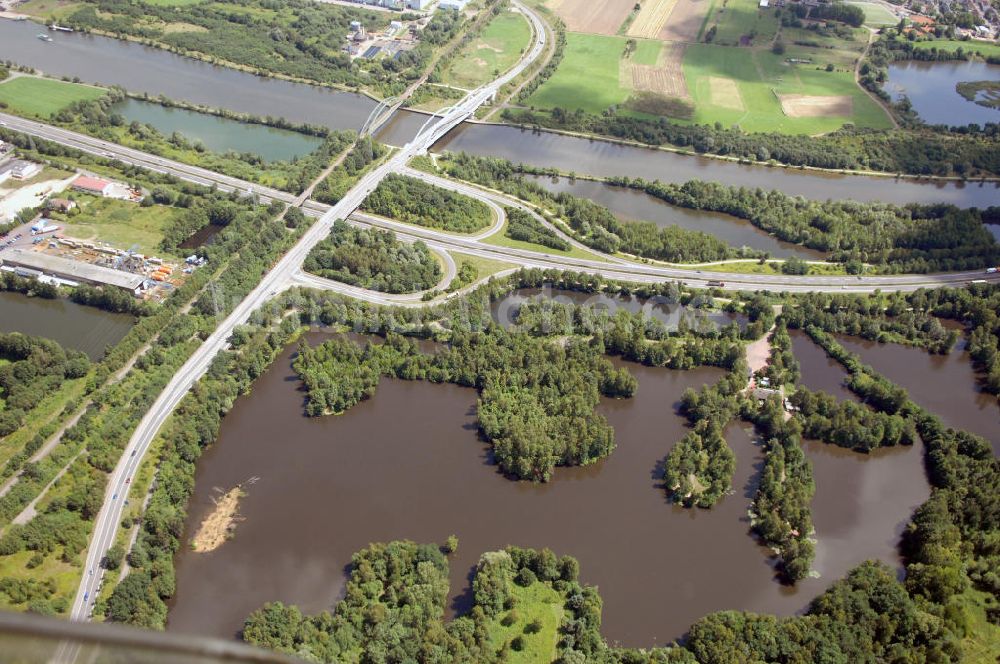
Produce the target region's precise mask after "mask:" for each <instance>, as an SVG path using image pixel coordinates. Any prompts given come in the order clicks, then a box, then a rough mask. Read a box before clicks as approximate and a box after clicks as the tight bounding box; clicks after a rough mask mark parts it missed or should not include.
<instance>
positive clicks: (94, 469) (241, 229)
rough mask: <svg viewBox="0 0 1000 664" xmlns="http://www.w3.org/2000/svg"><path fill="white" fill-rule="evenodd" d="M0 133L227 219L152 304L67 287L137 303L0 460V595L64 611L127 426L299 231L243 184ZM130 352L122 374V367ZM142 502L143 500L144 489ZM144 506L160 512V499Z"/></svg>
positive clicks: (82, 295)
mask: <svg viewBox="0 0 1000 664" xmlns="http://www.w3.org/2000/svg"><path fill="white" fill-rule="evenodd" d="M0 137H2V138H3V139H4V140H10V141H11V142H12V143H14V144H15V145H17V146H18V147H19V148H20V149H21V150H22V152H23V153H24V154H25V156H28V157H29V158H32V159H35V160H38V161H44V162H47V163H49V164H50V165H56V166H58V167H62V168H67V169H70V170H71V169H72V168H75V167H78V166H79V167H85V168H87V169H88V170H91V171H95V172H99V173H102V174H106V175H109V176H110V177H114V178H116V179H124V180H128V181H131V182H138V183H141V184H142V185H143V186H144V187H147V188H149V189H160V190H162V191H163V192H167V193H169V194H170V195H171V196H172V197H174V198H175V200H181V199H182V198H184V197H187V201H188V206H189V208H190V210H189V211H190V212H191V213H195V212H199V211H200V213H201V214H204V215H205V216H206V217H208V216H210V215H218V216H220V217H221V220H228V227H227V228H226V229H224V230H223V231H222V232H221V233H220V234H219V235H218V236H217V239H216V241H215V242H213V243H212V244H211V245H209V246H206V247H203V248H201V249H199V250H198V252H199V253H200V254H201V255H203V256H205V257H206V258H207V259H208V266H207V267H204V268H202V269H199V270H196V271H195V272H194V273H193V274H192V275H191V276H190V278H189V279H188V280H187V281H186V283H185V284H184V285H183V286H181V287H180V288H177V289H176V290H175V291H174V292H173V293H172V294H171V296H170V297H168V298H167V299H166V300H164V302H163V303H162V304H160V305H158V306H155V307H152V306H149V305H145V306H139V305H138V304H136V301H135V300H134V299H133V298H131V297H129V296H128V295H127V294H123V293H118V292H116V291H113V290H112V289H95V288H91V287H78V288H76V289H70V295H71V297H72V298H73V299H75V300H77V301H81V302H84V303H86V304H94V305H98V306H103V307H105V308H111V309H115V308H117V309H120V310H126V311H130V312H131V313H138V314H140V318H139V319H138V321H137V322H136V324H135V325H134V326H133V327H132V329H131V330H130V331H129V332H128V334H126V336H125V337H124V338H123V339H122V340H121V341H120V342H119V343H118V344H116V345H115V346H114V347H112V348H110V349H109V350H108V352H107V353H105V355H104V357H103V358H102V359H101V360H100V362H97V363H93V364H91V366H90V369H89V371H87V374H86V376H85V377H84V378H82V379H81V380H83V381H84V384H83V389H82V391H76V392H67V393H66V394H64V395H63V401H62V403H60V404H59V408H61V411H60V410H59V409H57V410H56V412H59V414H58V415H57V416H55V417H53V418H50V419H49V420H48V421H46V422H45V423H44V424H43V425H40V428H39V429H37V431H36V433H35V435H34V437H33V438H32V439H30V440H27V441H24V447H23V448H22V449H21V450H20V451H18V452H17V453H16V455H15V456H14V457H12V458H11V459H9V460H8V462H7V464H6V465H5V466H4V467H3V475H4V476H5V477H11V476H13V475H14V474H15V473H17V478H16V482H15V483H14V484H13V485H12V487H11V489H10V490H9V491H8V492H7V493H6V494H5V495H4V496H3V497H2V498H0V527H3V534H2V536H0V577H2V578H5V579H9V580H10V581H8V584H9V586H10V592H7V594H6V599H5V600H4V601H3V605H4V606H5V608H15V609H21V610H23V609H26V608H30V609H31V610H32V611H35V612H39V613H50V614H51V613H55V614H60V613H65V612H66V611H67V609H68V607H69V603H70V601H71V599H72V597H73V593H74V592H75V590H76V587H77V586H78V583H79V579H80V577H81V576H82V574H83V573H84V570H83V569H82V561H81V560H80V553H81V552H82V551H83V549H84V548H85V547H86V543H87V538H88V532H89V530H90V529H91V527H92V522H93V519H94V518H95V516H96V514H97V510H98V509H99V508H100V503H101V497H102V496H103V495H104V492H105V485H106V482H107V475H108V473H109V472H110V471H111V470H112V469H113V468H114V466H115V464H116V463H117V461H118V459H119V457H120V456H121V454H122V450H123V449H124V447H125V445H126V443H127V441H128V439H129V437H130V436H131V435H132V431H133V430H134V429H135V427H136V426H137V425H138V423H139V420H140V419H141V418H142V416H143V415H144V414H145V412H146V411H147V410H148V408H149V406H150V405H151V404H152V402H153V400H154V399H155V398H156V395H157V394H158V393H159V391H160V390H161V389H162V388H163V386H164V385H166V383H167V382H168V381H169V379H170V378H171V377H172V376H173V375H174V374H175V373H176V372H177V371H178V369H179V368H180V367H181V365H182V364H183V363H184V361H185V360H187V358H188V357H189V356H190V354H191V353H192V352H193V351H194V350H195V349H196V348H197V347H198V346H199V344H200V343H201V339H202V338H204V337H206V336H207V335H208V334H209V333H210V332H211V330H212V329H214V328H215V325H216V322H217V320H218V318H217V317H218V316H219V315H220V314H225V313H226V312H228V311H229V310H230V309H231V308H232V307H233V306H235V305H236V304H237V303H238V302H239V301H240V300H241V299H242V298H243V297H245V295H246V293H248V292H249V291H250V290H251V289H252V288H253V287H254V286H255V285H256V284H257V282H258V281H259V279H260V277H261V276H262V274H263V273H264V272H265V271H266V270H267V269H268V268H269V267H270V266H271V264H272V263H273V261H274V260H276V259H277V257H278V256H280V255H281V254H282V253H283V252H284V251H286V250H287V249H288V248H289V247H290V246H291V245H292V244H293V243H294V242H295V240H296V239H297V237H298V235H299V234H300V233H301V230H300V231H296V230H290V229H288V228H287V227H286V226H285V224H283V223H282V222H281V221H279V220H278V219H277V217H278V215H279V214H280V213H281V212H282V210H283V208H284V206H283V205H281V204H272V205H271V206H268V207H262V206H259V205H257V204H256V203H255V202H254V201H253V199H251V198H244V197H240V196H239V195H238V194H232V195H223V194H221V193H220V192H213V191H212V190H210V189H208V188H206V187H199V186H196V185H193V184H189V183H184V184H181V183H179V182H178V181H177V180H176V179H175V178H173V177H171V176H166V175H161V174H158V173H151V172H147V171H144V170H142V169H139V168H135V167H128V166H124V165H122V164H120V163H117V162H112V161H110V160H107V159H104V158H102V157H97V156H94V155H89V154H86V153H81V152H78V151H76V150H74V149H71V148H67V147H64V146H61V145H56V144H53V143H49V142H47V141H44V140H40V139H34V140H33V141H32V143H31V146H30V149H29V146H28V145H27V144H26V141H25V140H24V137H21V136H18V135H16V134H13V133H12V132H7V131H6V130H0ZM22 143H25V144H24V145H22ZM203 199H204V200H203ZM210 284H211V287H210V288H208V287H209V286H210ZM3 286H4V287H5V288H10V289H12V290H20V291H22V292H25V291H29V290H34V289H37V288H38V286H37V285H36V282H34V281H33V280H27V279H21V278H19V277H16V276H15V275H6V274H5V275H4V279H3ZM60 290H62V289H60ZM126 306H128V307H129V308H128V309H125V308H124V307H126ZM133 359H134V364H132V365H131V367H130V369H129V370H128V371H127V372H122V371H120V370H121V369H122V368H123V367H125V366H127V365H128V364H129V362H130V360H133ZM206 403H214V402H211V401H207V402H206ZM78 412H79V413H80V414H81V416H80V417H79V419H78V420H77V421H76V422H75V423H74V424H72V426H69V427H68V428H66V430H65V432H63V433H62V434H61V435H58V433H59V429H60V427H61V425H62V424H63V423H68V420H69V418H70V417H71V416H73V415H74V414H75V413H78ZM15 435H16V434H15ZM54 435H57V436H58V437H56V438H53V441H52V442H53V446H52V447H51V449H50V450H49V451H48V453H47V454H46V455H45V456H44V457H42V458H41V459H39V460H38V461H36V462H34V463H30V464H29V463H27V459H28V457H29V456H30V455H32V454H33V453H34V452H35V451H37V450H39V449H40V448H41V447H42V445H44V444H45V443H46V441H48V440H49V439H50V437H53V436H54ZM5 442H6V441H5ZM60 474H61V476H59V477H58V478H57V475H60ZM161 477H162V476H161ZM53 480H55V482H54V483H52V486H48V485H49V484H50V482H52V481H53ZM36 500H37V502H35V503H34V510H35V512H36V514H35V516H34V517H33V518H31V519H30V520H29V521H28V522H27V523H25V524H23V525H20V524H12V523H11V521H12V520H13V519H14V517H16V516H17V515H18V514H19V513H21V512H22V510H24V509H25V508H26V507H27V506H28V505H29V504H31V503H33V501H36ZM137 502H139V503H141V502H142V500H141V498H139V500H138V501H137ZM151 507H152V509H153V510H154V511H155V501H154V503H153V504H152V506H151ZM148 514H149V513H147V516H148ZM130 528H131V525H130V524H126V525H123V530H125V531H126V532H128V531H129V530H130ZM171 571H172V568H171ZM171 578H172V577H171ZM11 593H13V594H11ZM102 611H103V607H102ZM163 615H164V616H165V611H164V614H163Z"/></svg>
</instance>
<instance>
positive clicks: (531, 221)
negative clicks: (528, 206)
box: [503, 207, 572, 251]
mask: <svg viewBox="0 0 1000 664" xmlns="http://www.w3.org/2000/svg"><path fill="white" fill-rule="evenodd" d="M504 212H505V213H506V215H507V225H506V226H505V227H504V230H503V234H504V235H506V236H507V237H509V238H510V239H512V240H520V241H521V242H530V243H532V244H540V245H542V246H543V247H548V248H549V249H556V250H558V251H569V250H570V249H571V248H572V245H570V243H569V242H567V241H566V240H565V239H563V238H562V237H560V236H559V234H558V233H556V232H555V231H554V230H552V229H551V228H548V227H546V226H544V225H543V224H542V223H541V222H540V221H539V220H538V219H536V218H535V216H534V215H533V214H531V213H530V212H527V211H526V210H522V209H521V208H515V207H506V208H504Z"/></svg>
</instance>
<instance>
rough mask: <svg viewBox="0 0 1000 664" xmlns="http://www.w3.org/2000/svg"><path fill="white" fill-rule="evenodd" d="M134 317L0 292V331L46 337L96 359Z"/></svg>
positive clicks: (69, 303)
mask: <svg viewBox="0 0 1000 664" xmlns="http://www.w3.org/2000/svg"><path fill="white" fill-rule="evenodd" d="M133 323H134V319H133V318H132V317H131V316H128V315H126V314H113V313H109V312H107V311H102V310H100V309H96V308H94V307H87V306H84V305H82V304H76V303H75V302H70V301H69V300H66V299H56V300H45V299H42V298H39V297H28V296H27V295H22V294H20V293H10V292H0V332H21V333H23V334H30V335H32V336H37V337H46V338H48V339H52V340H54V341H58V342H59V343H60V344H62V345H63V346H65V347H67V348H73V349H76V350H81V351H83V352H84V353H86V354H87V355H88V356H90V358H91V359H93V360H99V359H101V357H102V356H103V355H104V351H105V349H106V348H107V347H108V346H113V345H114V344H116V343H118V342H119V341H121V340H122V337H124V336H125V335H126V334H128V331H129V330H130V329H131V328H132V325H133Z"/></svg>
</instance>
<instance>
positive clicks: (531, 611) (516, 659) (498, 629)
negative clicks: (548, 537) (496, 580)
mask: <svg viewBox="0 0 1000 664" xmlns="http://www.w3.org/2000/svg"><path fill="white" fill-rule="evenodd" d="M511 598H512V599H514V600H515V603H514V608H513V609H511V610H510V611H504V612H502V613H501V614H500V615H499V616H497V619H496V620H494V621H492V622H491V623H490V625H489V634H490V643H491V644H492V646H493V648H494V649H495V650H500V649H501V648H502V647H503V645H504V644H505V643H510V642H511V641H513V640H514V639H515V638H518V637H520V639H521V641H522V642H523V647H522V649H521V650H517V649H514V648H512V649H511V651H510V656H509V657H508V658H507V659H506V660H505V661H506V662H509V663H510V664H548V663H549V662H552V661H554V660H555V659H556V644H557V643H558V640H559V625H560V623H561V622H562V619H563V616H564V615H565V613H566V611H565V609H564V608H563V598H562V596H561V595H560V594H559V593H558V592H556V591H555V590H553V589H552V587H551V586H549V585H548V584H546V583H542V582H541V581H536V582H535V583H533V584H531V585H530V586H528V587H527V588H522V587H521V586H518V585H515V586H513V587H512V590H511ZM534 621H537V623H536V624H538V625H539V626H540V629H539V630H538V631H537V632H533V631H532V630H531V629H529V628H528V625H529V624H531V623H532V622H534ZM504 623H508V624H506V625H505V624H504Z"/></svg>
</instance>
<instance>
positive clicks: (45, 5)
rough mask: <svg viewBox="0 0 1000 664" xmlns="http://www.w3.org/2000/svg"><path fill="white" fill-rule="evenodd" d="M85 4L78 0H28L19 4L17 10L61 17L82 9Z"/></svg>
mask: <svg viewBox="0 0 1000 664" xmlns="http://www.w3.org/2000/svg"><path fill="white" fill-rule="evenodd" d="M83 4H84V3H82V2H77V1H76V0H28V1H27V2H22V3H21V4H19V5H18V6H17V12H18V13H19V14H29V15H31V16H40V17H43V18H54V19H60V18H64V17H66V16H69V15H70V14H72V13H73V12H75V11H76V10H77V9H80V8H81V7H83Z"/></svg>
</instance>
